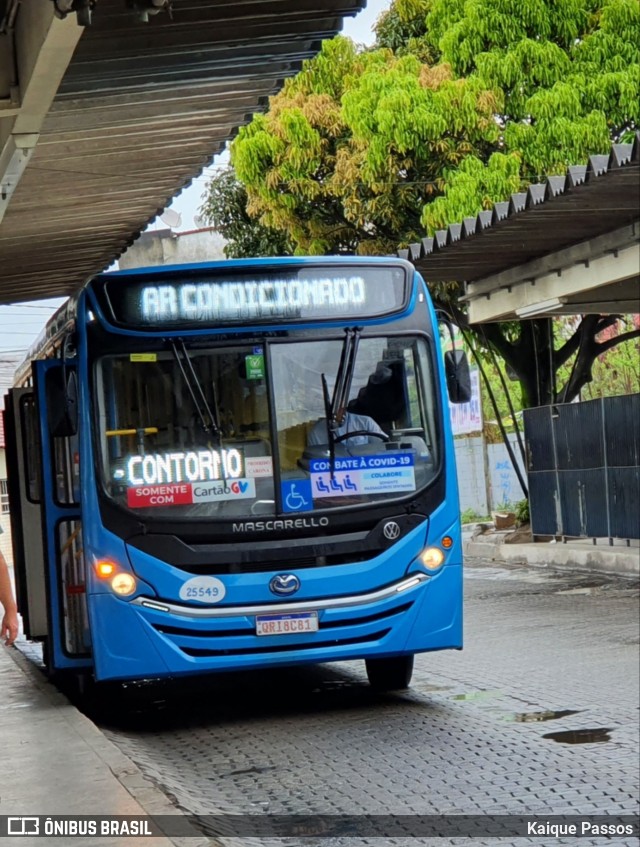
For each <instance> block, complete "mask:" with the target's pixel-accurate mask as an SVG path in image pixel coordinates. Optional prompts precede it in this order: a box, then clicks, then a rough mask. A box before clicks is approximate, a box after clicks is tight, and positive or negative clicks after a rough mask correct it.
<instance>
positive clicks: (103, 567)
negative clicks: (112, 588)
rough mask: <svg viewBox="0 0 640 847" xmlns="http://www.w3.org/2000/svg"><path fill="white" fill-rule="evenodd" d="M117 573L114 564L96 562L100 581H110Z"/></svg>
mask: <svg viewBox="0 0 640 847" xmlns="http://www.w3.org/2000/svg"><path fill="white" fill-rule="evenodd" d="M115 572H116V566H115V565H114V564H113V562H96V573H97V574H98V576H99V577H100V579H109V577H110V576H113V575H114V573H115Z"/></svg>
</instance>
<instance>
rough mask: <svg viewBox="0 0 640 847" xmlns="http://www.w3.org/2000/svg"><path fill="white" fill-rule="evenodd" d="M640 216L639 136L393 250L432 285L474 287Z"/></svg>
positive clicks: (616, 227) (614, 228)
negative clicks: (475, 283) (476, 282)
mask: <svg viewBox="0 0 640 847" xmlns="http://www.w3.org/2000/svg"><path fill="white" fill-rule="evenodd" d="M639 217H640V133H639V134H637V135H636V138H635V140H634V141H633V143H631V144H614V145H613V146H612V147H611V150H610V151H609V152H608V153H605V154H603V155H595V156H590V157H589V161H588V163H586V164H581V165H572V166H570V167H569V168H567V170H566V172H565V173H564V174H561V175H559V176H550V177H548V178H547V179H546V180H545V181H544V182H541V183H537V184H534V185H530V186H529V187H528V189H527V191H526V192H522V193H517V194H512V195H511V197H510V199H509V200H506V201H504V202H500V203H495V204H494V205H493V207H492V208H491V209H488V210H486V211H482V212H480V213H479V214H478V215H476V216H475V217H471V218H465V220H464V221H462V222H461V223H454V224H451V225H450V226H448V227H447V229H444V230H439V231H438V232H436V234H435V235H434V236H432V237H425V238H423V239H422V240H421V241H420V242H418V243H415V244H411V245H410V246H409V247H408V248H406V249H402V250H399V251H398V255H399V256H400V257H402V258H404V259H409V260H410V261H411V262H413V263H414V265H415V266H416V267H417V268H418V270H420V272H421V273H422V274H423V275H424V276H425V278H426V279H427V280H428V281H430V282H453V281H459V282H471V281H473V280H479V279H483V278H484V277H487V276H491V275H494V274H496V273H499V272H501V271H504V270H507V269H508V268H513V267H516V266H518V265H523V264H525V263H526V262H529V261H531V260H533V259H537V258H540V257H541V256H544V255H547V254H549V253H552V252H554V251H557V250H561V249H563V248H566V247H569V246H572V245H575V244H578V243H580V242H582V241H586V240H588V239H589V238H593V237H595V236H597V235H602V234H604V233H607V232H612V231H614V230H616V229H619V228H621V227H623V226H626V225H628V224H631V223H633V222H634V221H637V220H638V218H639Z"/></svg>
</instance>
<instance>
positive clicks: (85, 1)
mask: <svg viewBox="0 0 640 847" xmlns="http://www.w3.org/2000/svg"><path fill="white" fill-rule="evenodd" d="M96 2H97V0H53V8H54V10H55V15H56V17H57V18H61V19H64V18H66V17H67V15H68V14H69V12H75V13H76V20H77V21H78V26H91V13H92V12H93V9H94V8H95V5H96Z"/></svg>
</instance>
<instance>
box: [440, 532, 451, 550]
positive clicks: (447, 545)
mask: <svg viewBox="0 0 640 847" xmlns="http://www.w3.org/2000/svg"><path fill="white" fill-rule="evenodd" d="M440 544H442V546H443V547H444V549H445V550H449V549H450V548H451V547H453V538H452V537H451V536H450V535H445V537H444V538H443V539H442V541H441V542H440Z"/></svg>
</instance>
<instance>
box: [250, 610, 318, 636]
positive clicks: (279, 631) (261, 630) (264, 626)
mask: <svg viewBox="0 0 640 847" xmlns="http://www.w3.org/2000/svg"><path fill="white" fill-rule="evenodd" d="M317 631H318V613H317V612H294V613H293V614H290V615H257V616H256V635H297V634H300V633H305V632H317Z"/></svg>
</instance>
